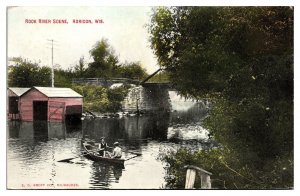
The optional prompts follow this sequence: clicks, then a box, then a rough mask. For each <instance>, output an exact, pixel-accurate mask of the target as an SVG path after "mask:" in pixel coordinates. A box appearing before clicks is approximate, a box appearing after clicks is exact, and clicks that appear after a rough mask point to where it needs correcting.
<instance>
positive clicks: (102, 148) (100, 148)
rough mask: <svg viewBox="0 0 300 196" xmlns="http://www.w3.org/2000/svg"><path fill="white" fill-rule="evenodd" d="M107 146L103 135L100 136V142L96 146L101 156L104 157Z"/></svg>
mask: <svg viewBox="0 0 300 196" xmlns="http://www.w3.org/2000/svg"><path fill="white" fill-rule="evenodd" d="M108 148H109V147H108V145H107V143H106V142H105V140H104V137H102V138H101V142H100V144H99V146H98V153H99V155H100V156H102V157H105V155H106V153H107V152H106V151H107V149H108Z"/></svg>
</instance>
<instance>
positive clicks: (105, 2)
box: [0, 0, 300, 196]
mask: <svg viewBox="0 0 300 196" xmlns="http://www.w3.org/2000/svg"><path fill="white" fill-rule="evenodd" d="M298 2H299V1H296V0H294V1H292V0H269V1H266V0H248V1H245V2H243V1H241V0H230V1H228V0H227V1H218V0H210V1H207V0H205V1H199V0H185V1H180V0H176V1H175V0H164V1H162V0H151V1H148V0H144V1H129V0H102V1H99V0H98V1H97V0H85V1H84V0H73V1H72V2H70V1H68V0H52V1H38V0H28V1H24V0H1V1H0V9H1V10H0V14H1V15H0V18H1V23H0V25H1V26H0V28H1V31H0V42H1V44H0V51H1V57H0V65H1V66H0V67H1V68H0V73H1V77H0V84H1V91H2V92H1V93H0V94H1V95H0V96H1V101H2V104H1V109H0V118H1V119H2V123H1V129H0V138H1V139H2V146H1V148H0V154H1V156H3V157H2V159H1V169H0V171H1V172H0V175H1V176H0V190H1V192H2V193H1V195H2V194H4V195H10V194H20V193H21V194H22V195H23V194H24V193H25V194H30V195H35V194H38V195H40V194H49V195H50V194H56V192H53V191H43V192H40V191H37V190H35V191H21V192H20V191H12V190H6V145H5V144H6V77H5V76H6V31H5V30H6V7H7V6H171V5H176V6H179V5H181V6H187V5H189V6H228V5H230V6H270V5H271V6H294V8H295V9H294V13H295V31H294V35H295V41H294V43H295V61H294V70H295V72H294V73H295V77H294V78H295V83H294V84H295V88H294V89H295V91H294V95H295V98H294V100H295V106H294V107H295V110H294V119H295V127H294V136H295V152H294V154H295V161H294V163H295V173H294V176H295V188H294V189H295V190H292V191H280V190H279V191H267V192H268V193H270V194H271V195H272V196H273V195H280V196H282V195H285V194H289V195H299V189H300V188H299V187H300V186H299V182H298V181H299V180H298V175H299V171H298V162H299V156H298V153H299V152H298V147H299V145H298V144H297V143H299V142H297V140H298V138H299V134H298V128H299V123H298V122H297V121H298V113H299V104H298V100H299V89H298V87H299V80H298V78H297V76H298V75H299V69H298V65H299V64H298V63H299V60H298V59H299V58H298V52H299V49H298V48H299V47H298V46H299V41H298V36H297V35H299V30H298V29H299V25H298V23H299V22H298V21H299V13H298V12H299V6H298ZM4 29H5V30H4ZM59 193H63V194H80V195H81V194H85V193H87V194H105V195H111V194H113V195H114V194H118V195H120V194H122V195H123V194H130V195H135V194H136V195H140V194H151V195H153V194H155V195H156V194H202V195H205V194H209V195H211V194H212V195H215V194H220V195H224V194H225V195H227V194H228V195H241V194H243V195H245V194H246V195H248V194H249V195H255V194H266V193H265V191H263V192H262V191H260V190H254V191H223V190H221V191H201V192H199V191H184V192H181V191H178V190H175V191H174V190H170V191H167V192H166V191H155V190H154V191H147V192H146V193H145V192H141V191H117V190H110V191H102V192H89V191H88V192H87V191H67V192H65V191H63V192H62V191H59Z"/></svg>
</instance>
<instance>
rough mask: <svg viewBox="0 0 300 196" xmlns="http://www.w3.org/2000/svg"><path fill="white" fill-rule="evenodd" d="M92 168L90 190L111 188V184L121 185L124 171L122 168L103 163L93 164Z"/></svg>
mask: <svg viewBox="0 0 300 196" xmlns="http://www.w3.org/2000/svg"><path fill="white" fill-rule="evenodd" d="M91 168H92V173H91V178H90V184H91V185H92V186H91V187H90V188H97V187H98V188H103V187H106V188H109V185H110V183H111V182H114V183H119V180H120V178H121V177H122V172H123V169H124V168H123V167H122V166H118V165H111V164H105V163H101V162H93V164H92V165H91Z"/></svg>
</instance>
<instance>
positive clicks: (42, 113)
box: [33, 101, 48, 120]
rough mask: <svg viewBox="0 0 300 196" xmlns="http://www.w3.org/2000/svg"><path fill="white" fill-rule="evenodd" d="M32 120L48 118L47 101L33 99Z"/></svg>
mask: <svg viewBox="0 0 300 196" xmlns="http://www.w3.org/2000/svg"><path fill="white" fill-rule="evenodd" d="M33 120H48V101H33Z"/></svg>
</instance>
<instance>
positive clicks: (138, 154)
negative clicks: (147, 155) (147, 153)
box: [125, 152, 142, 161]
mask: <svg viewBox="0 0 300 196" xmlns="http://www.w3.org/2000/svg"><path fill="white" fill-rule="evenodd" d="M129 153H131V154H135V156H133V157H130V158H128V159H125V161H128V160H130V159H133V158H135V157H138V156H142V154H141V153H137V152H129Z"/></svg>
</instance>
